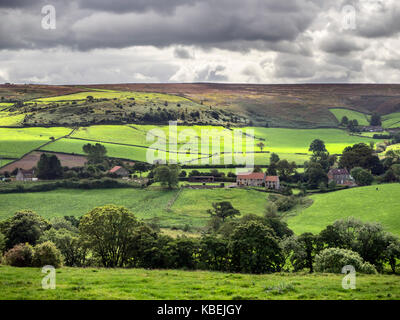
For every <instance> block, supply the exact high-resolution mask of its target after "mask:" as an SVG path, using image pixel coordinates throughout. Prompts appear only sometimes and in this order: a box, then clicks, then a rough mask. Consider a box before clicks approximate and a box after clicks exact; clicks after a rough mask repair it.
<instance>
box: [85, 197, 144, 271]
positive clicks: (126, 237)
mask: <svg viewBox="0 0 400 320" xmlns="http://www.w3.org/2000/svg"><path fill="white" fill-rule="evenodd" d="M139 225H140V224H139V222H138V221H137V220H136V217H135V216H134V214H133V213H132V212H130V211H129V210H128V209H126V208H124V207H119V206H115V205H107V206H104V207H97V208H95V209H93V210H92V211H90V212H89V213H87V214H85V215H84V216H83V217H82V220H81V222H80V224H79V231H80V233H81V236H82V238H83V240H84V241H85V242H86V243H87V244H88V246H89V248H90V249H92V250H93V252H94V253H95V255H96V256H98V257H99V258H100V260H101V263H102V264H103V266H104V267H111V268H114V267H123V266H124V264H125V263H126V262H127V261H128V259H129V257H130V253H131V251H132V248H131V246H132V244H133V237H134V234H135V230H136V228H138V226H139Z"/></svg>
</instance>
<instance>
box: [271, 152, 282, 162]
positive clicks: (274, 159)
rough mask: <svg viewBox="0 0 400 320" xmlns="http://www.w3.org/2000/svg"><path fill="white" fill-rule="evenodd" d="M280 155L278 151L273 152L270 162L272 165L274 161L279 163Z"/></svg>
mask: <svg viewBox="0 0 400 320" xmlns="http://www.w3.org/2000/svg"><path fill="white" fill-rule="evenodd" d="M279 160H280V159H279V156H278V155H277V154H276V153H274V152H273V153H271V156H270V157H269V163H270V165H271V164H273V163H278V162H279Z"/></svg>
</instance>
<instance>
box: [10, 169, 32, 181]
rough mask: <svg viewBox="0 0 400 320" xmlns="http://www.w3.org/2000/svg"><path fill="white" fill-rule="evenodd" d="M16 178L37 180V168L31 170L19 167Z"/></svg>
mask: <svg viewBox="0 0 400 320" xmlns="http://www.w3.org/2000/svg"><path fill="white" fill-rule="evenodd" d="M15 180H17V181H35V180H37V178H35V169H31V170H24V169H21V168H19V169H18V172H17V175H16V177H15Z"/></svg>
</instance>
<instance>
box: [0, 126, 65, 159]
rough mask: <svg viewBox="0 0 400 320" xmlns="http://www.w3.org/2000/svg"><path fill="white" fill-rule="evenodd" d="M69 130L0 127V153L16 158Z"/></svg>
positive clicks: (58, 128) (63, 134) (60, 128)
mask: <svg viewBox="0 0 400 320" xmlns="http://www.w3.org/2000/svg"><path fill="white" fill-rule="evenodd" d="M70 132H71V129H69V128H62V127H57V128H18V129H8V128H0V155H2V156H8V157H13V158H18V157H20V156H22V155H23V154H25V153H27V152H29V151H31V150H33V149H36V148H38V147H40V146H41V145H43V144H45V143H46V142H49V141H50V140H49V138H50V137H54V138H58V137H62V136H65V135H67V134H68V133H70Z"/></svg>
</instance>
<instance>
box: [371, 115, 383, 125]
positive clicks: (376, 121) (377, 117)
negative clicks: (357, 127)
mask: <svg viewBox="0 0 400 320" xmlns="http://www.w3.org/2000/svg"><path fill="white" fill-rule="evenodd" d="M370 125H371V126H381V125H382V121H381V116H380V115H379V114H377V113H374V114H373V115H372V116H371V120H370Z"/></svg>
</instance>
